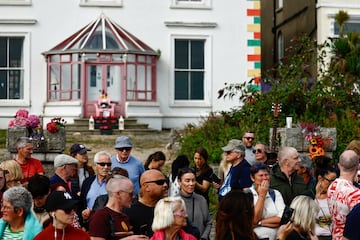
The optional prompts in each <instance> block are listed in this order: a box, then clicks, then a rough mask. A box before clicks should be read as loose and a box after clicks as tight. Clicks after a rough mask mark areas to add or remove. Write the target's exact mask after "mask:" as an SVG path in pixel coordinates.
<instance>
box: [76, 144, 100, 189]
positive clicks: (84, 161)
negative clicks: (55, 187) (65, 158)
mask: <svg viewBox="0 0 360 240" xmlns="http://www.w3.org/2000/svg"><path fill="white" fill-rule="evenodd" d="M88 151H91V149H89V148H87V147H85V146H84V145H83V144H79V143H75V144H73V145H72V146H71V148H70V156H72V157H73V158H75V159H77V160H78V164H77V174H76V175H75V177H73V178H71V186H72V189H73V191H74V192H76V193H77V194H78V195H80V189H81V186H82V184H83V182H84V180H85V178H88V177H90V176H92V175H94V169H93V168H92V167H91V166H89V165H88V164H89V156H88V154H87V152H88Z"/></svg>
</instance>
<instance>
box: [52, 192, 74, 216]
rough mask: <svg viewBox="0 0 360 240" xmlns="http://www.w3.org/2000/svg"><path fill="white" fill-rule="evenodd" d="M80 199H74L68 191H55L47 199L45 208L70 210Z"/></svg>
mask: <svg viewBox="0 0 360 240" xmlns="http://www.w3.org/2000/svg"><path fill="white" fill-rule="evenodd" d="M78 202H79V201H78V200H76V199H73V198H72V197H71V195H70V193H68V192H63V191H53V192H51V193H50V195H49V196H48V197H47V199H46V203H45V209H46V211H48V212H51V211H55V210H58V209H62V210H69V209H74V208H75V206H76V204H77V203H78Z"/></svg>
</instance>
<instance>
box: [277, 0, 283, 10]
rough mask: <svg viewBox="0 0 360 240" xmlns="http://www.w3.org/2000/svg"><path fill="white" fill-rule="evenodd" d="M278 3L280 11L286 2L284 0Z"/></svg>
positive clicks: (279, 0)
mask: <svg viewBox="0 0 360 240" xmlns="http://www.w3.org/2000/svg"><path fill="white" fill-rule="evenodd" d="M277 2H278V7H277V9H278V10H280V9H282V8H283V7H284V1H283V0H278V1H277Z"/></svg>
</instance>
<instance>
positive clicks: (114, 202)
mask: <svg viewBox="0 0 360 240" xmlns="http://www.w3.org/2000/svg"><path fill="white" fill-rule="evenodd" d="M106 190H107V192H108V195H109V200H108V202H107V203H106V205H105V207H104V208H102V209H99V210H97V211H96V212H95V214H94V215H93V216H92V217H91V219H90V224H89V235H90V236H91V239H96V240H105V239H120V238H121V239H147V237H146V236H145V235H132V234H133V232H132V231H131V229H130V227H131V225H130V222H129V217H128V216H127V215H125V214H124V213H123V212H122V210H123V208H129V207H130V206H131V202H132V200H133V198H134V194H133V184H132V182H131V181H130V180H129V179H128V178H126V177H123V176H118V177H117V178H110V179H109V181H108V183H107V184H106ZM125 236H128V237H125ZM122 237H125V238H122Z"/></svg>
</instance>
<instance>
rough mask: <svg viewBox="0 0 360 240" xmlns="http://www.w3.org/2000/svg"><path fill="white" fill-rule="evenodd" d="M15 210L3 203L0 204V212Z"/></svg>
mask: <svg viewBox="0 0 360 240" xmlns="http://www.w3.org/2000/svg"><path fill="white" fill-rule="evenodd" d="M13 209H14V210H15V208H13V207H10V206H6V205H4V204H3V203H1V210H2V211H4V210H5V211H10V210H13Z"/></svg>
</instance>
